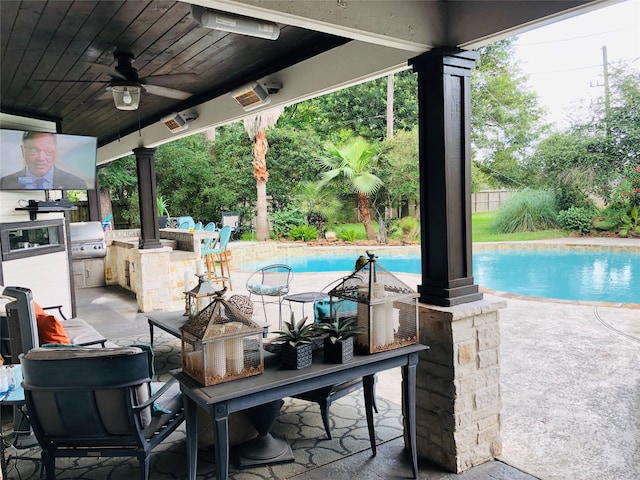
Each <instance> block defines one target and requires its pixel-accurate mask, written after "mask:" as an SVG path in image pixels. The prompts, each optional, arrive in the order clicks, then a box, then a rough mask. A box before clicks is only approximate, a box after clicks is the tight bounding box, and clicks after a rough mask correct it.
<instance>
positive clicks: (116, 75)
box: [38, 50, 199, 110]
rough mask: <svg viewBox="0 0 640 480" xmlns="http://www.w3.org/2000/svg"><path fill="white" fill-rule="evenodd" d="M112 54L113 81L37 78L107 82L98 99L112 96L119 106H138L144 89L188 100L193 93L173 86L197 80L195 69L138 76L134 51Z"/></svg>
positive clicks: (111, 72) (136, 107)
mask: <svg viewBox="0 0 640 480" xmlns="http://www.w3.org/2000/svg"><path fill="white" fill-rule="evenodd" d="M113 57H114V59H115V60H116V62H117V64H116V66H115V69H113V70H111V71H110V72H107V75H109V76H110V77H111V80H110V81H102V80H38V81H41V82H53V81H55V82H73V83H94V84H95V83H106V84H107V87H106V92H105V93H103V94H102V95H100V96H99V97H98V100H104V99H108V98H113V101H114V103H115V106H116V108H117V109H118V110H137V109H138V106H139V105H140V97H141V96H142V93H145V92H146V93H149V94H151V95H158V96H160V97H166V98H173V99H175V100H186V99H187V98H189V97H191V96H192V94H191V93H189V92H185V91H184V90H179V89H177V88H173V86H174V85H177V84H183V83H190V82H195V81H197V80H198V79H199V77H198V75H196V74H195V73H177V74H168V75H152V76H149V77H142V78H141V77H139V76H138V70H136V69H135V68H134V67H133V62H134V61H135V58H134V56H133V54H132V53H131V52H127V51H124V50H115V51H114V52H113Z"/></svg>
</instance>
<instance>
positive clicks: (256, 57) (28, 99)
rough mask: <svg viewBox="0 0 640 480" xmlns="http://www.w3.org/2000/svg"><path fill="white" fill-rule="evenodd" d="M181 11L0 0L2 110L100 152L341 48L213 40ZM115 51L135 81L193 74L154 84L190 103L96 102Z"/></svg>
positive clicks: (328, 38) (317, 40) (289, 40)
mask: <svg viewBox="0 0 640 480" xmlns="http://www.w3.org/2000/svg"><path fill="white" fill-rule="evenodd" d="M190 12H191V6H190V5H189V4H187V3H182V2H174V1H142V0H136V1H126V2H125V1H122V2H121V1H91V0H81V1H63V0H54V1H34V0H28V1H24V2H17V1H4V0H3V1H1V2H0V41H1V43H0V48H1V52H0V54H1V56H0V87H1V90H0V101H1V111H3V112H5V113H11V114H15V115H23V116H29V117H34V118H42V119H47V120H53V121H58V122H60V125H61V132H62V133H70V134H78V135H92V136H96V137H98V144H99V145H104V144H106V143H108V142H110V141H113V140H115V139H117V138H119V137H120V136H123V135H126V134H129V133H131V132H134V131H136V130H137V129H138V128H140V127H144V126H146V125H150V124H152V123H154V122H157V121H159V120H160V119H161V118H162V117H163V116H165V115H168V114H170V113H171V112H174V111H184V110H186V109H188V108H190V107H192V106H194V105H197V104H199V103H202V102H204V101H208V100H211V99H213V98H216V97H218V96H220V95H225V94H227V93H228V92H229V91H231V90H233V89H234V88H237V87H239V86H242V85H243V84H245V83H248V82H250V81H254V80H259V79H260V78H262V77H264V76H266V75H269V74H272V73H274V72H277V71H279V70H281V69H283V68H286V67H288V66H291V65H293V64H296V63H298V62H300V61H302V60H305V59H307V58H310V57H313V56H315V55H317V54H319V53H321V52H323V51H326V50H329V49H331V48H334V47H336V46H338V45H341V44H343V43H345V42H346V41H347V40H346V39H343V38H339V37H336V36H332V35H327V34H323V33H319V32H314V31H310V30H305V29H302V28H296V27H293V26H287V25H281V26H280V27H281V32H280V37H279V38H278V40H275V41H271V40H264V39H260V38H255V37H249V36H244V35H238V34H233V33H226V32H219V31H215V30H210V29H207V28H203V27H202V26H201V25H199V24H198V23H197V22H196V21H195V20H193V18H192V17H191V14H190ZM116 50H119V51H128V52H130V53H132V54H133V55H134V57H135V62H134V63H133V66H134V67H135V68H136V69H137V70H138V74H139V76H140V77H147V78H148V77H152V76H156V75H173V74H197V76H198V78H197V79H195V80H194V79H192V78H188V77H187V78H185V76H184V75H183V76H182V77H179V76H178V77H175V78H174V79H171V78H169V79H166V78H165V79H163V80H164V81H163V82H162V83H161V85H163V86H167V87H171V88H176V89H179V90H183V91H186V92H189V93H191V94H192V97H190V98H189V99H187V100H174V99H170V98H165V97H161V96H157V95H152V94H150V93H149V92H145V93H143V94H142V98H141V100H140V107H139V109H138V110H136V111H120V110H117V109H116V108H115V106H114V103H113V100H112V99H110V97H109V96H108V95H104V92H105V88H106V86H107V85H108V83H109V81H110V80H111V77H110V75H109V72H112V71H113V69H114V67H115V65H116V63H115V60H114V56H113V53H114V51H116ZM149 83H154V81H153V79H151V80H149ZM155 83H160V82H155Z"/></svg>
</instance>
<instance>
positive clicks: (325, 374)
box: [176, 344, 428, 480]
mask: <svg viewBox="0 0 640 480" xmlns="http://www.w3.org/2000/svg"><path fill="white" fill-rule="evenodd" d="M427 348H428V347H426V346H425V345H421V344H416V345H409V346H406V347H402V348H397V349H394V350H388V351H386V352H380V353H376V354H373V355H356V356H354V358H353V360H351V361H349V362H347V363H343V364H338V365H336V364H326V363H322V362H321V360H320V359H314V363H313V365H311V366H310V367H307V368H304V369H302V370H285V369H283V368H281V367H280V362H279V359H278V357H277V356H276V355H273V354H269V353H265V371H264V373H262V374H261V375H256V376H252V377H247V378H243V379H240V380H234V381H231V382H226V383H221V384H218V385H213V386H210V387H203V386H202V385H200V384H199V383H198V382H197V381H195V380H194V379H193V378H191V377H190V376H188V375H187V374H185V373H183V372H180V373H178V374H177V375H176V377H177V379H178V381H179V382H180V388H181V389H182V392H183V394H184V399H185V414H186V424H187V457H188V479H189V480H196V469H197V462H198V458H197V455H198V454H197V452H198V420H197V415H196V406H198V405H199V406H201V407H202V408H204V409H205V410H206V411H207V412H208V413H209V415H211V417H212V418H213V421H214V435H215V440H216V441H215V459H216V470H217V472H216V478H217V479H218V480H227V479H228V475H229V423H228V417H229V414H230V413H232V412H237V411H239V410H244V409H247V408H251V407H255V406H258V405H263V404H265V403H269V402H272V401H275V400H279V399H282V398H285V397H291V396H294V395H297V394H301V393H304V392H308V391H310V390H314V389H317V388H322V387H327V386H330V385H336V384H339V383H344V382H348V381H350V380H353V379H356V378H360V377H362V382H363V387H364V388H363V391H364V401H365V411H366V418H367V427H368V429H369V440H370V442H371V450H372V452H373V455H375V454H376V441H375V432H374V427H373V376H374V374H375V373H377V372H380V371H383V370H388V369H391V368H395V367H402V404H403V411H404V414H405V419H404V428H405V432H406V434H407V438H408V445H407V447H408V449H409V451H410V453H411V467H412V469H413V478H418V458H417V449H416V426H415V422H416V415H415V407H416V401H415V400H416V397H415V386H416V365H417V363H418V353H419V352H421V351H422V350H426V349H427Z"/></svg>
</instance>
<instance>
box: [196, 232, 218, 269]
mask: <svg viewBox="0 0 640 480" xmlns="http://www.w3.org/2000/svg"><path fill="white" fill-rule="evenodd" d="M202 230H204V231H205V232H215V231H216V224H215V223H214V222H209V223H207V224H206V225H205V226H204V228H203V229H202ZM217 243H218V239H217V238H213V237H212V238H205V239H204V240H203V241H202V244H201V245H200V255H202V257H204V258H205V261H206V262H207V270H209V255H213V249H214V248H215V247H216V244H217Z"/></svg>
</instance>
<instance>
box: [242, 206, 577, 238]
mask: <svg viewBox="0 0 640 480" xmlns="http://www.w3.org/2000/svg"><path fill="white" fill-rule="evenodd" d="M495 214H496V212H480V213H474V214H472V215H471V237H472V241H473V242H509V241H511V242H521V241H527V240H544V239H547V238H563V237H567V236H568V235H569V234H568V233H567V232H565V231H563V230H540V231H538V232H518V233H497V232H494V231H492V230H491V228H490V227H491V222H492V221H493V217H494V216H495ZM373 228H374V230H375V231H376V233H377V232H378V222H373ZM329 230H334V231H335V232H336V234H337V235H338V237H340V234H341V233H342V232H343V231H348V230H353V231H354V232H355V238H356V240H364V239H366V238H367V236H366V235H365V233H364V225H362V223H344V224H341V225H332V226H330V227H329ZM245 235H247V236H248V237H249V238H246V237H245ZM245 235H243V236H242V239H243V240H251V238H250V237H251V234H245ZM390 238H391V239H394V240H397V239H399V238H400V234H399V233H397V234H395V235H391V237H390ZM416 241H417V240H416Z"/></svg>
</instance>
